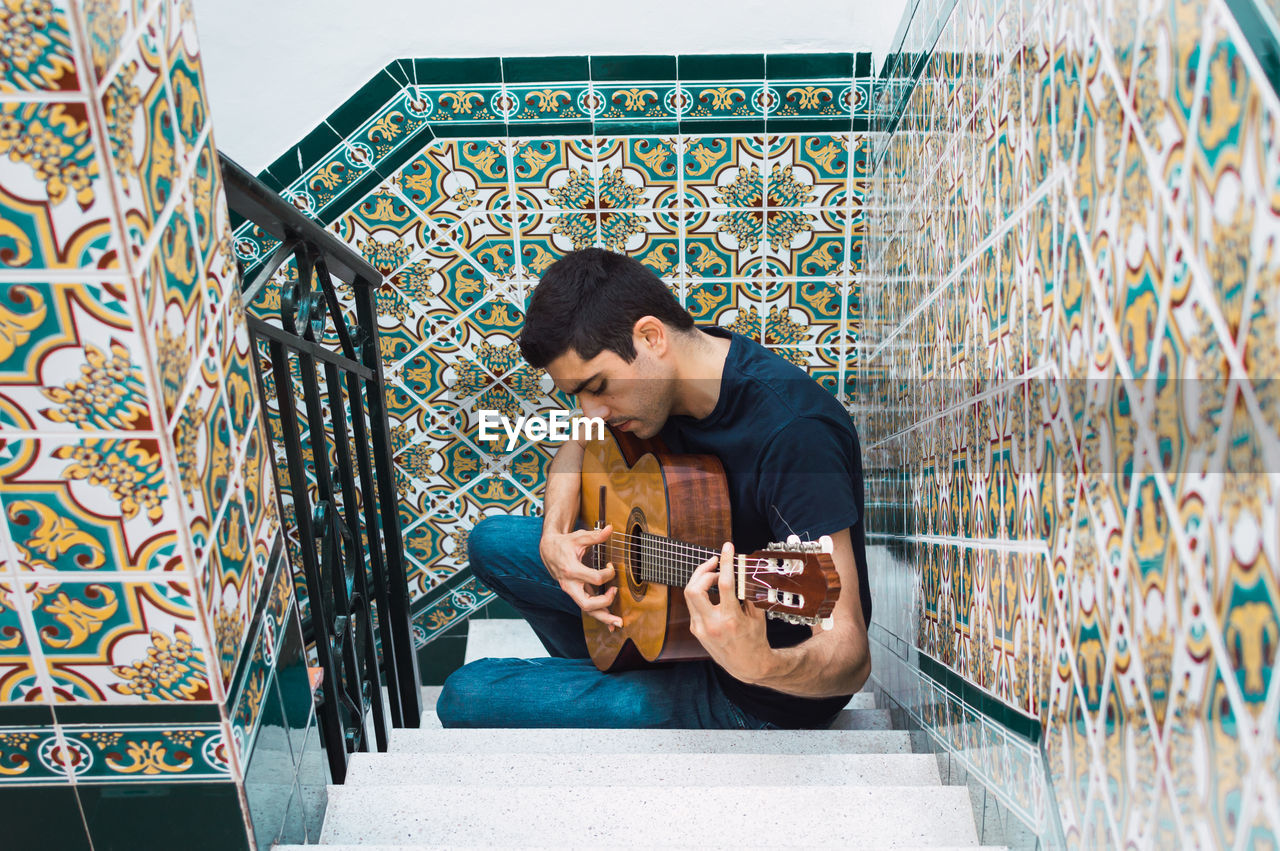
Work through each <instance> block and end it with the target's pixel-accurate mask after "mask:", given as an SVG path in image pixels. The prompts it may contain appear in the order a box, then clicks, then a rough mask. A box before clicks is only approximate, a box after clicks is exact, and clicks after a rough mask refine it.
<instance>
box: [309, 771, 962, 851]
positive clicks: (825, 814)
mask: <svg viewBox="0 0 1280 851" xmlns="http://www.w3.org/2000/svg"><path fill="white" fill-rule="evenodd" d="M415 840H429V841H430V842H432V843H437V844H443V845H476V844H480V845H485V844H489V845H521V846H523V845H554V846H562V845H564V844H565V843H580V844H584V845H600V844H606V845H619V844H623V843H626V844H631V845H641V846H647V847H661V846H682V847H692V846H703V845H709V844H712V843H714V844H718V845H733V846H739V847H741V846H744V845H752V844H757V845H758V844H760V843H761V841H762V840H765V843H766V844H769V845H782V844H786V845H797V846H799V845H804V846H806V847H811V846H814V845H828V846H836V845H838V846H840V847H843V848H892V847H895V846H901V845H919V846H926V847H927V846H932V845H976V844H977V842H978V840H977V834H976V832H975V830H974V824H973V810H972V806H971V804H970V801H969V792H968V790H967V789H966V788H964V787H959V786H828V787H826V788H824V789H823V790H822V793H821V794H817V793H816V792H815V790H814V789H812V788H803V787H802V788H791V787H786V786H754V787H736V788H735V787H723V786H711V785H699V786H669V787H654V786H626V785H618V786H608V787H602V786H562V787H555V788H544V787H532V786H521V787H511V788H504V787H494V786H468V787H457V786H366V787H358V786H350V785H348V786H330V787H329V810H328V814H327V815H326V817H325V824H324V830H323V831H322V832H321V836H320V842H321V844H326V843H338V842H347V843H355V844H360V843H379V842H381V843H406V842H413V841H415Z"/></svg>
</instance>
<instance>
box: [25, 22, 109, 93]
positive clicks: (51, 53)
mask: <svg viewBox="0 0 1280 851" xmlns="http://www.w3.org/2000/svg"><path fill="white" fill-rule="evenodd" d="M87 17H88V25H89V29H90V32H91V33H95V34H96V32H97V30H98V28H97V27H95V24H96V23H97V21H98V19H99V17H98V16H95V15H93V14H92V13H91V12H87ZM127 24H128V18H127V17H121V18H119V19H118V20H117V19H115V18H112V19H111V23H110V24H109V26H108V29H123V28H124V27H125V26H127ZM72 27H73V23H72V16H71V14H70V12H69V10H68V9H67V8H65V7H64V6H63V5H61V4H60V5H57V6H54V5H48V6H37V7H28V6H23V5H20V4H19V5H15V6H10V7H9V8H8V9H6V11H5V13H4V28H5V31H6V33H8V37H7V39H6V41H7V45H6V50H5V61H4V65H3V68H2V69H0V92H3V93H4V94H15V93H19V92H33V93H35V92H42V93H53V92H58V93H64V92H75V91H78V90H79V89H80V88H81V87H82V86H83V85H84V84H85V83H86V82H88V81H87V79H85V77H86V76H87V75H82V73H81V71H80V69H77V68H76V57H75V50H74V48H73V38H72V35H71V30H72ZM107 37H108V38H109V37H110V36H109V35H108V36H107ZM93 46H94V47H95V48H96V47H97V45H96V44H94V45H93ZM104 48H105V50H103V51H100V50H97V49H95V50H93V51H92V52H93V59H94V62H95V65H96V64H97V63H98V62H99V61H100V60H105V58H106V55H107V54H108V53H109V51H110V48H109V46H107V45H104Z"/></svg>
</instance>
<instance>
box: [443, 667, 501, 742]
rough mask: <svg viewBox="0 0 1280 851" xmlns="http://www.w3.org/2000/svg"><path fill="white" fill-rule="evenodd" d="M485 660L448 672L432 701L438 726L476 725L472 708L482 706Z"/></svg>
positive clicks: (487, 685)
mask: <svg viewBox="0 0 1280 851" xmlns="http://www.w3.org/2000/svg"><path fill="white" fill-rule="evenodd" d="M487 661H488V660H486V659H480V660H477V661H475V662H471V663H470V664H467V665H463V666H462V667H461V668H459V669H458V670H456V671H454V672H453V673H452V674H450V675H449V676H448V677H447V678H446V679H445V681H444V686H442V687H441V689H440V697H439V699H438V700H436V716H437V717H438V718H439V719H440V725H441V726H442V727H477V726H480V724H479V723H478V722H479V721H481V720H482V719H480V718H478V717H477V716H476V710H477V709H479V708H480V707H482V706H483V705H484V701H485V698H486V695H487V694H489V692H490V683H489V682H488V679H487V678H486V676H485V674H484V669H485V668H486V667H487V666H486V665H485V664H484V663H485V662H487Z"/></svg>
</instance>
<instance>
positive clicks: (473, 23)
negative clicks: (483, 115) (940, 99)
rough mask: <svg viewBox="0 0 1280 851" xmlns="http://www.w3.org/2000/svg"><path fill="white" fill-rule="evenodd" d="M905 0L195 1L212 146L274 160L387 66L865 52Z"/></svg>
mask: <svg viewBox="0 0 1280 851" xmlns="http://www.w3.org/2000/svg"><path fill="white" fill-rule="evenodd" d="M906 5H907V0H778V2H765V0H644V2H636V3H620V2H618V0H603V2H601V0H596V2H584V0H459V2H450V3H445V2H441V0H360V2H351V0H196V3H195V9H196V24H197V27H198V30H199V34H200V44H201V54H202V56H203V61H204V75H205V83H206V86H207V88H208V97H209V109H210V114H211V115H212V118H213V122H214V132H215V134H216V140H217V144H218V147H219V148H221V149H222V150H224V151H226V152H227V153H228V154H230V155H231V157H232V158H234V159H236V160H238V161H239V162H240V164H241V165H243V166H245V167H246V168H248V169H249V170H250V171H255V172H256V171H258V170H260V169H262V168H263V167H264V166H266V165H268V164H270V162H271V161H272V160H274V159H275V158H276V157H277V156H279V155H280V154H281V153H282V152H283V151H284V150H285V149H286V148H288V147H289V145H291V144H293V143H294V142H296V141H297V140H298V139H300V138H301V137H302V136H303V134H305V133H306V132H308V131H309V130H311V128H312V127H314V126H316V125H317V124H319V123H320V121H321V120H322V119H323V118H325V116H327V115H328V114H329V113H330V112H332V111H333V110H334V108H336V107H337V106H338V105H340V104H341V103H342V102H343V101H344V100H346V99H347V98H348V97H349V96H350V95H351V94H352V93H353V92H355V91H356V89H358V88H359V87H360V86H361V85H362V84H364V83H365V82H366V81H367V80H368V79H369V78H370V77H372V76H373V74H374V73H375V72H376V71H377V70H378V69H379V68H381V67H383V66H384V65H386V64H387V62H389V61H391V60H392V59H397V58H401V57H408V56H416V57H430V56H543V55H564V54H570V55H581V54H584V53H586V54H590V53H659V54H672V53H786V52H791V53H809V52H812V53H823V52H843V51H864V50H869V51H871V52H872V53H874V54H875V57H876V60H877V65H878V63H879V59H880V58H881V57H883V56H884V54H885V52H886V51H887V49H888V48H889V42H890V40H891V39H892V37H893V34H894V31H895V30H896V29H897V27H898V20H899V18H901V16H902V13H903V10H904V8H905V7H906Z"/></svg>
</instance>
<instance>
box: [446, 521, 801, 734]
mask: <svg viewBox="0 0 1280 851" xmlns="http://www.w3.org/2000/svg"><path fill="white" fill-rule="evenodd" d="M541 537H542V519H541V518H539V517H508V516H498V517H491V518H489V519H487V520H483V521H481V522H480V523H478V524H477V525H476V527H475V529H473V530H472V532H471V534H470V536H469V537H468V542H467V548H468V552H469V555H470V557H471V570H472V571H473V572H474V573H475V576H476V578H477V579H479V580H480V581H481V582H483V583H484V584H485V585H487V586H488V587H490V588H492V589H493V590H494V591H495V592H497V593H498V595H499V596H500V597H502V599H504V600H506V601H507V602H508V603H510V604H511V605H512V606H513V607H515V609H516V610H517V611H519V612H520V614H522V615H523V616H524V618H525V620H527V621H528V622H529V625H530V626H532V627H533V631H534V632H535V633H537V635H538V638H539V639H540V640H541V641H542V645H543V646H544V647H546V648H547V652H548V653H550V654H551V658H549V659H480V660H479V661H476V662H472V663H471V664H469V665H464V666H462V667H461V668H459V669H458V670H456V671H454V672H453V674H452V675H450V677H449V678H448V680H446V681H445V684H444V689H443V690H442V691H441V693H440V700H439V701H438V702H437V703H436V712H437V714H438V715H439V716H440V722H441V723H442V724H443V725H444V726H445V727H612V728H619V727H669V728H679V729H690V728H693V729H698V728H706V729H727V730H761V729H776V728H775V727H774V725H772V724H769V723H768V722H765V721H761V720H759V719H757V718H755V717H753V716H751V715H749V714H747V713H746V712H744V711H743V710H742V709H739V708H738V707H737V706H736V705H734V704H733V703H732V702H731V701H730V700H729V698H728V697H726V696H725V694H724V692H723V691H722V690H721V688H720V684H719V681H718V680H717V679H716V675H715V668H714V666H713V665H712V663H711V662H706V661H704V662H677V663H674V664H670V665H665V666H662V667H654V668H644V669H641V670H635V671H622V672H618V673H611V674H605V673H602V672H601V671H599V670H598V669H597V668H596V666H595V664H594V663H593V662H592V661H591V659H590V658H589V657H588V655H587V643H586V640H585V639H584V638H583V634H582V611H581V610H580V609H579V608H578V606H577V604H575V603H574V602H573V600H572V599H571V598H570V597H569V595H568V594H566V593H565V592H564V590H563V589H561V587H560V586H559V584H558V583H556V581H555V580H554V579H552V578H551V574H550V573H548V572H547V568H546V567H545V566H544V565H543V563H542V559H541V558H540V557H539V555H538V542H539V540H540V539H541Z"/></svg>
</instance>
